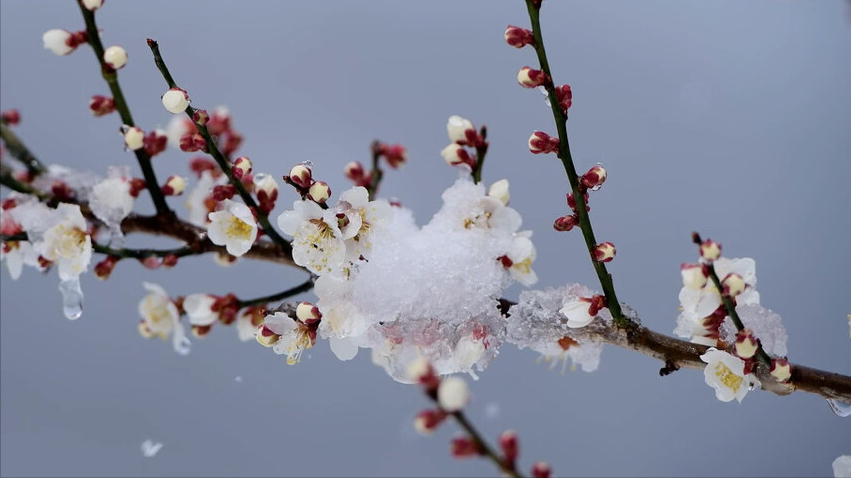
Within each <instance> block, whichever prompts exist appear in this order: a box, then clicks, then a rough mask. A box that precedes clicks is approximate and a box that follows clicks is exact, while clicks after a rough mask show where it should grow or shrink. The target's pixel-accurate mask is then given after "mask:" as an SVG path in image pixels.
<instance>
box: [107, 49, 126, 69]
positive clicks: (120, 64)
mask: <svg viewBox="0 0 851 478" xmlns="http://www.w3.org/2000/svg"><path fill="white" fill-rule="evenodd" d="M103 61H104V63H106V64H107V65H108V66H109V67H110V68H112V69H113V70H120V69H121V68H124V65H126V64H127V52H126V51H125V50H124V48H121V47H120V46H118V45H113V46H111V47H109V48H107V49H106V50H105V51H104V52H103Z"/></svg>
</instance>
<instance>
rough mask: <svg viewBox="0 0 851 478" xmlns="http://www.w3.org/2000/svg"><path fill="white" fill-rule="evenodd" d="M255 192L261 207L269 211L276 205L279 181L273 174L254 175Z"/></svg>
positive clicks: (264, 210) (266, 211)
mask: <svg viewBox="0 0 851 478" xmlns="http://www.w3.org/2000/svg"><path fill="white" fill-rule="evenodd" d="M254 194H256V195H257V200H258V201H259V202H260V209H262V210H263V212H265V213H268V212H269V211H271V210H272V209H273V208H274V207H275V201H276V200H277V199H278V182H277V181H275V178H273V177H272V175H271V174H262V173H260V174H257V175H256V176H254Z"/></svg>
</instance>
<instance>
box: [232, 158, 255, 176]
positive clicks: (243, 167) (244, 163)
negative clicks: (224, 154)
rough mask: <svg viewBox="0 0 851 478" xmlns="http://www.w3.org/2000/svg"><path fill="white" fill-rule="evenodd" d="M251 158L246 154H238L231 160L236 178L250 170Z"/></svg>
mask: <svg viewBox="0 0 851 478" xmlns="http://www.w3.org/2000/svg"><path fill="white" fill-rule="evenodd" d="M251 166H252V165H251V160H250V159H248V156H240V157H238V158H236V159H235V160H234V162H233V175H234V176H236V178H237V179H242V177H243V176H245V175H246V174H249V173H250V172H251Z"/></svg>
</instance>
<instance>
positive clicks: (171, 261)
mask: <svg viewBox="0 0 851 478" xmlns="http://www.w3.org/2000/svg"><path fill="white" fill-rule="evenodd" d="M177 260H178V257H177V255H175V254H168V255H166V256H165V257H163V267H165V268H167V269H171V268H172V267H174V266H176V265H177Z"/></svg>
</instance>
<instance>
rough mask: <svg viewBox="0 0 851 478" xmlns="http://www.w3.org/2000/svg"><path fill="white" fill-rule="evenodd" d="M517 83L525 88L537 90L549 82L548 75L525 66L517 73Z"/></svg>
mask: <svg viewBox="0 0 851 478" xmlns="http://www.w3.org/2000/svg"><path fill="white" fill-rule="evenodd" d="M517 82H518V83H520V85H521V86H523V87H525V88H537V87H539V86H541V85H543V84H544V83H546V82H547V74H546V73H544V72H543V71H541V70H534V69H532V68H529V67H528V66H524V67H523V68H520V71H519V72H517Z"/></svg>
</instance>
